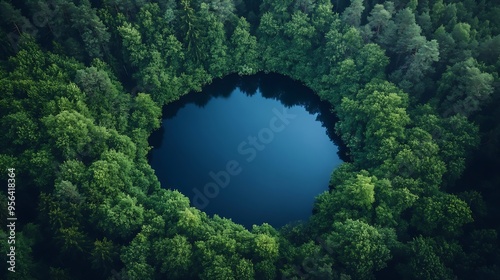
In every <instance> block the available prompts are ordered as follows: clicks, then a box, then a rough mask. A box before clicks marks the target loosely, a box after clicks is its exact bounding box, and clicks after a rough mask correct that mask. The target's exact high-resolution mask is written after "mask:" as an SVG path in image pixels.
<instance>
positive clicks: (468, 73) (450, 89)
mask: <svg viewBox="0 0 500 280" xmlns="http://www.w3.org/2000/svg"><path fill="white" fill-rule="evenodd" d="M493 81H494V77H493V75H492V74H490V73H488V72H486V71H483V70H481V66H480V65H479V64H478V63H477V61H476V60H475V59H473V58H469V59H467V60H465V61H462V62H457V63H455V64H454V65H453V66H451V67H449V68H448V69H447V70H446V72H445V73H443V76H442V77H441V80H439V82H438V90H437V93H436V97H437V100H438V104H439V107H440V110H441V112H442V113H443V114H444V115H445V116H449V115H453V114H461V115H464V116H466V117H467V116H469V115H471V114H472V113H474V112H477V111H478V110H479V109H480V108H481V106H482V105H483V104H484V102H485V101H487V100H488V99H489V98H490V95H491V94H492V93H493Z"/></svg>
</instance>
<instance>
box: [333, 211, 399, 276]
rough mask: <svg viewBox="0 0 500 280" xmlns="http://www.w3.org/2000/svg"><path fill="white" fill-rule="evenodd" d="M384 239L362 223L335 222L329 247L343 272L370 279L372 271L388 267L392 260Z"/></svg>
mask: <svg viewBox="0 0 500 280" xmlns="http://www.w3.org/2000/svg"><path fill="white" fill-rule="evenodd" d="M384 241H385V237H384V236H383V234H382V233H381V232H380V231H379V230H378V229H377V228H375V227H372V226H370V225H368V224H366V223H364V222H362V221H359V220H351V219H347V220H345V221H344V222H334V223H333V231H332V232H331V233H328V234H327V235H326V246H327V247H328V248H329V249H330V250H331V252H332V253H333V255H334V257H335V260H338V262H339V263H340V264H341V265H342V269H341V271H342V272H343V273H346V274H347V275H350V276H351V277H353V278H356V279H369V278H372V277H373V274H372V273H373V272H374V271H377V270H380V269H382V268H384V267H385V266H386V262H387V261H388V260H389V259H390V258H391V255H390V251H389V248H388V247H387V245H386V244H385V242H384Z"/></svg>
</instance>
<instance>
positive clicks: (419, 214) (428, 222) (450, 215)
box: [411, 193, 473, 237]
mask: <svg viewBox="0 0 500 280" xmlns="http://www.w3.org/2000/svg"><path fill="white" fill-rule="evenodd" d="M472 221H473V220H472V212H471V210H470V208H469V206H468V205H467V203H465V202H464V201H463V200H461V199H459V198H458V197H456V196H455V195H452V194H446V193H441V194H438V195H436V196H434V197H424V198H421V199H420V200H419V201H417V203H416V207H415V214H414V215H413V217H412V219H411V224H412V225H413V226H414V227H415V228H417V229H418V230H419V231H420V232H422V233H423V234H426V235H438V234H442V235H444V236H452V237H453V236H458V235H460V233H461V227H462V226H463V225H465V224H467V223H470V222H472Z"/></svg>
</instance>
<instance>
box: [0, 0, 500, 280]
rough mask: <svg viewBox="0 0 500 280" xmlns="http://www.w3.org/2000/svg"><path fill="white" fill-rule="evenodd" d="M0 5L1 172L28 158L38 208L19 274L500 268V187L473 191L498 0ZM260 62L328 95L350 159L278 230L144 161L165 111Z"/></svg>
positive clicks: (23, 165)
mask: <svg viewBox="0 0 500 280" xmlns="http://www.w3.org/2000/svg"><path fill="white" fill-rule="evenodd" d="M332 3H333V4H332ZM334 9H335V11H342V12H341V14H340V15H339V14H337V13H336V12H334V11H333V10H334ZM0 11H1V12H0V14H1V15H2V16H1V17H0V26H1V32H0V38H1V41H2V48H1V49H0V53H1V55H0V59H2V61H1V63H0V85H1V88H2V93H1V98H0V127H1V128H2V131H3V132H4V133H3V134H2V135H1V136H0V150H1V154H0V165H1V166H15V167H16V171H18V172H19V173H18V178H22V179H20V182H22V183H21V184H19V189H18V190H19V195H20V199H21V198H22V199H24V198H27V197H29V198H30V202H33V203H30V202H28V203H24V204H23V210H22V211H23V217H25V218H23V219H21V220H19V222H20V223H19V226H20V227H19V231H17V240H16V246H17V247H16V250H17V251H16V254H17V255H16V256H17V257H19V259H20V260H22V262H21V261H19V262H18V267H16V270H17V272H16V274H15V275H14V274H9V275H8V277H10V278H11V279H34V278H37V279H38V278H40V279H92V278H95V279H101V278H110V279H111V278H113V279H114V278H118V277H122V278H126V279H155V278H158V279H163V278H168V279H170V278H172V279H198V278H199V279H277V278H280V277H281V278H287V279H370V278H373V277H374V272H376V271H379V270H381V269H383V268H385V267H386V266H387V265H389V267H388V268H387V271H388V272H389V273H394V274H397V276H398V277H401V278H405V279H454V278H456V277H462V276H463V277H464V278H488V277H489V276H490V277H493V276H496V275H498V266H499V265H498V264H499V262H498V256H499V252H498V240H497V239H498V238H497V237H498V233H497V229H498V226H497V223H495V222H492V221H496V220H498V219H497V218H498V217H496V215H495V214H494V212H495V211H494V209H496V208H495V207H496V206H495V201H496V200H497V199H496V198H497V197H498V193H497V192H496V191H495V188H494V187H493V186H495V185H496V182H497V181H494V180H493V181H491V182H488V183H486V184H487V186H486V187H485V186H484V185H481V184H482V182H481V180H477V181H476V180H474V181H472V182H473V183H470V182H467V183H468V184H467V186H463V185H460V184H457V182H459V183H460V177H461V175H462V173H463V172H464V170H467V169H466V168H467V166H468V162H467V160H466V159H467V158H469V157H470V154H471V151H472V150H473V149H474V148H475V147H477V146H479V144H480V143H481V145H482V146H483V147H482V153H489V154H491V155H490V157H491V158H494V152H495V151H497V150H498V149H497V146H498V145H496V144H495V143H498V141H497V140H498V139H497V138H498V137H496V136H497V135H498V133H497V132H496V130H498V129H497V128H498V127H497V126H496V125H495V124H496V118H495V116H496V115H498V114H496V115H495V114H491V112H495V108H496V107H498V106H496V105H497V103H498V97H497V96H498V89H497V81H498V73H497V72H498V69H500V66H499V65H500V64H499V61H500V60H499V59H498V50H497V49H498V47H497V46H498V42H499V39H498V38H499V35H498V31H499V28H498V24H497V23H498V18H500V17H498V11H499V9H498V7H495V4H494V3H493V2H492V3H489V2H487V1H480V2H477V3H476V2H474V1H467V0H466V1H434V2H433V1H394V2H391V1H385V2H384V3H377V1H358V0H354V1H326V0H320V1H309V0H299V1H293V0H287V1H271V0H264V1H257V2H255V3H252V2H251V1H230V0H213V1H197V0H196V1H195V0H183V1H180V2H179V1H170V0H169V1H160V2H159V3H149V2H148V1H128V0H107V1H104V2H103V3H97V2H96V1H64V0H57V1H52V2H50V3H45V2H43V1H42V2H40V1H26V3H22V4H21V3H17V2H15V1H10V2H6V1H0ZM258 71H265V72H278V73H282V74H285V75H287V76H289V77H292V78H294V79H297V80H299V81H301V82H303V83H304V84H306V85H307V86H309V87H310V88H312V89H313V90H314V91H315V92H316V93H317V94H318V95H319V96H320V97H321V98H322V99H323V100H325V101H327V102H329V103H330V105H331V106H332V110H333V111H335V112H336V113H337V115H338V117H339V121H338V122H337V124H336V131H337V133H338V134H339V135H340V136H341V138H342V140H343V142H344V143H345V145H346V146H347V148H348V156H349V159H350V162H349V163H344V164H343V165H341V166H340V167H339V168H338V169H336V170H335V172H334V173H333V174H332V176H331V180H330V183H329V185H330V191H327V192H325V193H323V194H321V195H319V196H318V197H317V199H316V202H315V205H314V211H313V212H314V214H313V216H312V217H311V219H310V220H309V221H308V222H306V223H304V224H302V225H300V226H296V227H285V228H284V229H282V230H280V231H277V230H276V229H274V228H273V227H272V226H270V225H267V224H264V225H262V226H255V227H254V228H253V229H252V230H251V231H248V230H246V229H245V228H243V227H242V226H240V225H237V224H235V223H233V222H232V221H230V220H227V219H223V218H220V217H218V216H214V217H208V216H207V215H206V214H205V213H204V212H201V211H199V210H197V209H195V208H192V207H190V201H189V199H188V198H187V197H186V196H184V195H182V194H181V193H179V192H178V191H174V190H166V189H162V188H160V184H159V182H158V179H157V178H156V175H155V172H154V170H152V169H151V167H150V166H149V164H148V162H147V160H146V157H147V154H148V152H149V150H150V147H149V143H148V141H147V139H148V137H149V134H150V133H151V132H152V131H154V130H155V129H158V128H159V126H160V116H161V107H162V106H163V105H164V104H167V103H170V102H173V101H175V100H177V99H179V98H180V97H181V96H182V95H184V94H186V93H188V92H191V91H200V90H201V88H202V86H203V85H205V84H207V83H209V82H210V81H211V80H212V79H213V78H215V77H217V78H220V77H224V76H225V75H228V74H230V73H237V74H239V75H249V74H254V73H256V72H258ZM387 77H389V79H390V81H391V82H388V81H386V80H387ZM429 100H430V102H429V103H428V104H423V105H422V104H421V103H426V102H427V101H429ZM494 102H497V103H494ZM471 120H474V121H475V122H476V123H477V124H479V125H481V130H479V128H478V127H477V125H476V124H474V123H473V122H471ZM480 137H482V141H481V142H480ZM495 137H496V138H495ZM485 147H486V148H485ZM490 151H492V152H490ZM469 165H470V164H469ZM491 165H492V166H493V165H494V164H491ZM469 168H470V167H469ZM468 173H471V171H469V172H468ZM472 173H473V171H472ZM466 174H467V172H466ZM2 176H3V177H5V174H4V175H2ZM475 185H478V186H479V185H480V186H481V187H476V186H475ZM471 186H473V187H471ZM445 191H453V193H457V194H456V195H455V194H449V193H446V192H445ZM0 197H1V198H2V199H0V202H1V203H0V204H1V205H3V206H2V207H3V208H5V207H6V203H7V200H6V199H5V196H4V195H3V194H2V196H0ZM23 201H24V200H23ZM28 204H32V205H28ZM0 216H1V215H0ZM4 216H5V215H4ZM4 216H3V217H4ZM4 218H5V217H4ZM24 219H26V220H24ZM396 233H397V235H396ZM0 235H1V236H2V238H3V237H6V232H5V231H1V232H0ZM3 249H7V248H6V244H4V246H3ZM4 251H6V250H4ZM393 255H394V256H395V259H394V260H393V261H391V262H390V263H388V262H389V260H391V258H392V256H393ZM4 257H5V256H4ZM4 263H5V259H4ZM395 267H397V269H395ZM4 276H5V274H1V276H0V278H2V279H3V278H5V277H4ZM10 278H9V279H10Z"/></svg>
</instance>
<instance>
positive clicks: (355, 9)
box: [341, 0, 365, 27]
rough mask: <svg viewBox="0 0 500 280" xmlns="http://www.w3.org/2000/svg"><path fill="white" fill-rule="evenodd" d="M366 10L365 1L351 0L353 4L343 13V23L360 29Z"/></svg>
mask: <svg viewBox="0 0 500 280" xmlns="http://www.w3.org/2000/svg"><path fill="white" fill-rule="evenodd" d="M364 10H365V6H364V5H363V0H351V4H350V5H349V7H347V8H346V9H345V10H344V12H343V13H342V17H341V18H342V21H344V22H345V23H347V24H349V25H351V26H354V27H359V26H360V24H361V15H362V14H363V11H364Z"/></svg>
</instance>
